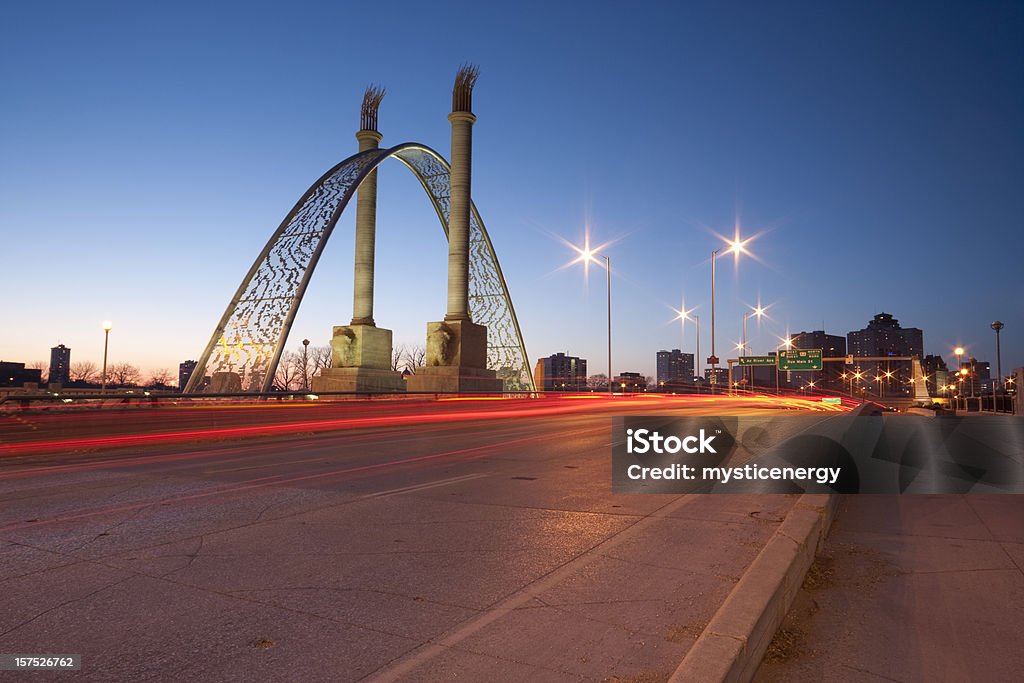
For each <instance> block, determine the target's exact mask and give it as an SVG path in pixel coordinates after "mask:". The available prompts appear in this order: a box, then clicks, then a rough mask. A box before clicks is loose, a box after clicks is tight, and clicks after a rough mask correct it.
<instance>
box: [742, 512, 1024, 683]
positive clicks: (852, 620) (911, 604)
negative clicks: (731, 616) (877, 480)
mask: <svg viewBox="0 0 1024 683" xmlns="http://www.w3.org/2000/svg"><path fill="white" fill-rule="evenodd" d="M1022 569H1024V496H1014V495H1002V496H1000V495H992V496H983V495H948V496H922V495H915V496H866V495H861V496H844V497H843V498H842V500H841V501H840V508H839V512H838V514H837V516H836V520H835V522H834V525H833V527H832V532H831V535H830V537H829V538H828V541H827V542H826V545H825V548H824V551H823V552H822V553H821V555H820V556H819V558H818V560H817V561H816V563H815V565H814V566H812V569H811V571H810V572H809V574H808V578H807V581H806V582H805V584H804V588H803V589H802V590H801V592H800V594H799V595H798V596H797V599H796V601H795V603H794V605H793V609H791V610H790V613H789V615H788V616H787V618H786V621H785V622H784V624H783V627H782V629H781V630H780V632H779V633H778V634H777V635H776V638H775V641H774V642H773V645H772V647H770V648H769V651H768V654H767V656H766V657H765V660H764V662H763V663H762V665H761V667H760V669H759V671H758V673H757V676H756V678H755V680H756V681H760V682H762V683H768V682H771V681H819V680H843V681H1017V680H1021V671H1024V648H1022V647H1021V645H1022V643H1024V635H1022V628H1024V571H1022Z"/></svg>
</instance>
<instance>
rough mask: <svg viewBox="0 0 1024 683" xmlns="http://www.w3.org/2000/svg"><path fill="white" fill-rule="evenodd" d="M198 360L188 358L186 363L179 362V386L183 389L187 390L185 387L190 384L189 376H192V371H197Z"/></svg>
mask: <svg viewBox="0 0 1024 683" xmlns="http://www.w3.org/2000/svg"><path fill="white" fill-rule="evenodd" d="M195 369H196V362H195V361H194V360H187V361H185V362H184V363H178V388H179V389H180V390H181V391H185V387H186V386H187V385H188V380H189V378H191V377H192V373H193V372H195Z"/></svg>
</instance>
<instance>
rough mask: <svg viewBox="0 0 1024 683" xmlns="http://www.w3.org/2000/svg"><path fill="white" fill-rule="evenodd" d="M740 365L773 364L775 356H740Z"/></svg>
mask: <svg viewBox="0 0 1024 683" xmlns="http://www.w3.org/2000/svg"><path fill="white" fill-rule="evenodd" d="M740 365H775V356H740Z"/></svg>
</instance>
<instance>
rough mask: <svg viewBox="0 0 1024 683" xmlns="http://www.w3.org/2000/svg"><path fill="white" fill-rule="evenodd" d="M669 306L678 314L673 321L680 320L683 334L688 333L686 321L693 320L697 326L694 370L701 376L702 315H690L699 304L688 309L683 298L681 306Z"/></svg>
mask: <svg viewBox="0 0 1024 683" xmlns="http://www.w3.org/2000/svg"><path fill="white" fill-rule="evenodd" d="M669 308H671V309H672V311H673V312H674V313H675V314H676V317H675V318H672V321H673V322H675V321H676V320H678V321H679V326H680V334H682V335H683V336H684V337H685V335H686V321H687V320H692V321H693V323H694V325H695V326H696V328H697V329H696V331H695V332H694V342H695V350H694V356H693V365H694V367H693V372H694V374H695V375H697V376H698V377H699V376H700V316H698V315H695V316H693V317H690V314H691V313H693V312H694V311H696V310H697V306H694V307H693V308H690V309H687V308H686V299H683V301H682V303H681V304H680V308H675V307H674V306H670V307H669Z"/></svg>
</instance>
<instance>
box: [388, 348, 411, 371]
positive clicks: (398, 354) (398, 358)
mask: <svg viewBox="0 0 1024 683" xmlns="http://www.w3.org/2000/svg"><path fill="white" fill-rule="evenodd" d="M407 353H408V349H407V347H406V345H405V344H396V345H395V346H393V347H392V348H391V371H392V372H398V371H399V370H401V369H402V367H403V363H404V361H405V356H406V354H407Z"/></svg>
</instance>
